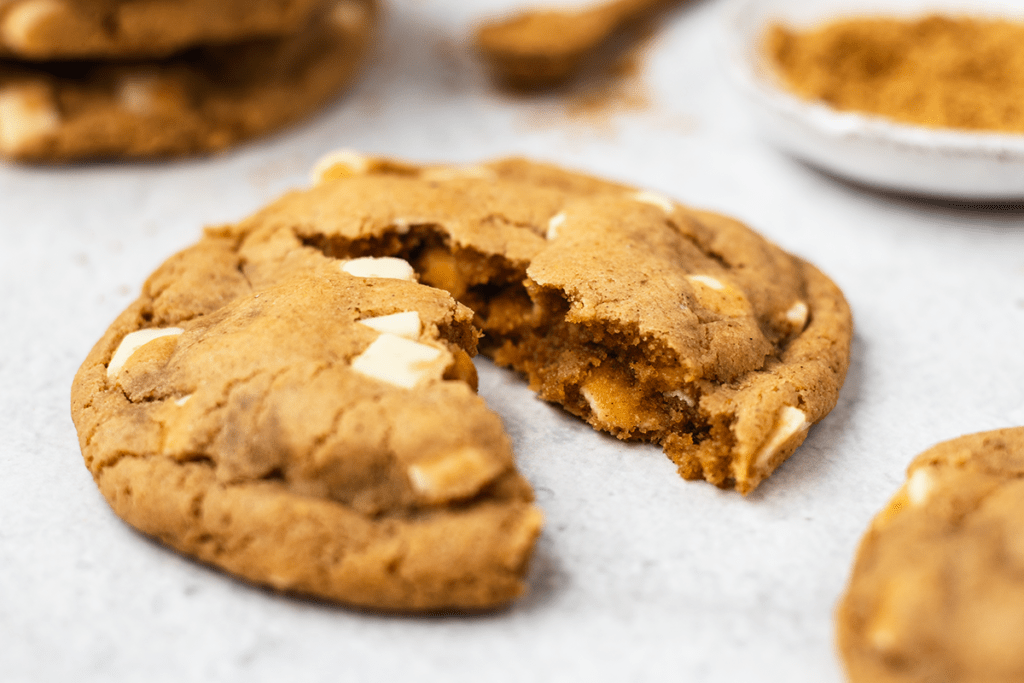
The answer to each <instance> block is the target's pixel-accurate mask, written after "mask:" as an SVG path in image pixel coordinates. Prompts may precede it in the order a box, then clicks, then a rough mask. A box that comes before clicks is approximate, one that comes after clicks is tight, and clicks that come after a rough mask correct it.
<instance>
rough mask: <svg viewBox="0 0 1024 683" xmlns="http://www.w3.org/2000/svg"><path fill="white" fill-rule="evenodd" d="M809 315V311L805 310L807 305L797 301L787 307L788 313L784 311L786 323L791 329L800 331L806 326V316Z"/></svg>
mask: <svg viewBox="0 0 1024 683" xmlns="http://www.w3.org/2000/svg"><path fill="white" fill-rule="evenodd" d="M809 313H810V309H809V308H807V304H805V303H804V302H803V301H797V302H796V303H795V304H793V305H792V306H790V307H789V310H788V311H786V321H787V322H789V323H790V324H791V325H792V326H793V327H795V328H797V329H799V330H802V329H804V325H806V324H807V316H808V314H809Z"/></svg>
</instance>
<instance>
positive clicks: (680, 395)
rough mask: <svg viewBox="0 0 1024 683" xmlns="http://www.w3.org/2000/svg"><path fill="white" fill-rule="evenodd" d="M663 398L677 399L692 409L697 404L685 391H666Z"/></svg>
mask: <svg viewBox="0 0 1024 683" xmlns="http://www.w3.org/2000/svg"><path fill="white" fill-rule="evenodd" d="M665 396H668V397H669V398H676V399H679V400H680V401H682V402H683V403H685V404H686V405H688V406H690V407H691V408H694V407H696V405H697V402H696V401H694V400H693V397H692V396H690V395H689V394H688V393H686V392H685V391H683V390H682V389H673V390H672V391H666V392H665Z"/></svg>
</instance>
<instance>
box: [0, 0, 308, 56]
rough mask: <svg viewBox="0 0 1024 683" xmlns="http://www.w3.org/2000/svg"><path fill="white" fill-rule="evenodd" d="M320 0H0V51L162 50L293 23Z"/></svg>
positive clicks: (276, 32) (273, 31) (276, 31)
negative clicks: (0, 0)
mask: <svg viewBox="0 0 1024 683" xmlns="http://www.w3.org/2000/svg"><path fill="white" fill-rule="evenodd" d="M318 4H322V0H217V1H216V2H209V1H207V0H3V1H2V2H0V56H12V55H13V56H16V57H18V58H19V59H31V60H52V59H87V58H121V59H124V58H133V59H138V58H144V57H166V56H168V55H170V54H171V53H173V52H179V51H181V50H183V49H186V48H189V47H193V46H195V45H209V44H214V43H228V42H237V41H240V40H247V39H252V38H259V37H269V36H281V35H285V34H288V33H292V32H294V31H297V30H299V29H300V28H301V27H302V26H303V24H305V23H306V21H307V20H308V19H309V17H310V16H311V15H312V13H313V11H314V10H315V9H316V8H317V5H318Z"/></svg>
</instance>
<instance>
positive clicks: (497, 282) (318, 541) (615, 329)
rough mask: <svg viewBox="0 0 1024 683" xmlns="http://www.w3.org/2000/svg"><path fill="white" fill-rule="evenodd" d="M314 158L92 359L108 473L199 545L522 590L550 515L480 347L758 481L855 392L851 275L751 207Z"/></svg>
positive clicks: (556, 391) (548, 178) (164, 527)
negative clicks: (792, 245) (713, 210)
mask: <svg viewBox="0 0 1024 683" xmlns="http://www.w3.org/2000/svg"><path fill="white" fill-rule="evenodd" d="M314 175H315V178H316V182H317V185H316V186H315V187H313V188H312V189H309V190H305V191H298V192H292V193H289V194H287V195H285V196H284V197H282V198H281V199H279V200H278V201H276V202H274V203H272V204H270V205H269V206H267V207H266V208H265V209H263V210H261V211H259V212H258V213H256V214H255V215H253V216H251V217H250V218H248V219H246V220H243V221H241V222H240V223H238V224H235V225H228V226H222V227H219V228H214V229H210V230H208V231H207V235H206V236H205V237H204V238H203V240H202V241H200V242H199V243H198V244H197V245H196V246H194V247H192V248H190V249H188V250H186V251H185V252H182V253H181V254H178V255H177V256H174V257H172V258H171V259H170V260H169V261H167V262H166V263H165V264H164V265H163V266H161V267H160V268H159V269H158V270H157V272H156V273H154V274H153V275H152V276H151V277H150V278H149V280H148V281H147V283H146V285H145V287H144V288H143V293H142V296H141V297H140V298H139V300H138V301H137V302H136V303H135V304H133V305H132V306H131V307H130V308H129V309H128V310H127V311H125V312H124V313H123V314H122V315H121V316H120V317H119V318H118V320H117V321H115V323H114V325H113V326H112V327H111V328H110V330H108V332H107V334H106V335H105V336H104V337H103V339H102V340H100V342H99V343H98V344H97V345H96V347H94V349H93V351H92V352H91V353H90V355H89V357H88V359H87V360H86V361H85V363H84V364H83V366H82V368H81V370H80V371H79V373H78V375H77V376H76V379H75V383H74V387H73V389H72V415H73V417H74V420H75V423H76V426H77V428H78V431H79V438H80V441H81V446H82V451H83V455H84V457H85V460H86V464H87V466H88V467H89V469H90V471H91V472H92V473H93V476H94V478H95V479H96V481H97V483H98V485H99V487H100V490H101V491H102V492H103V494H104V495H105V496H106V497H107V499H108V500H109V501H110V503H111V505H112V506H113V507H114V509H115V511H117V513H118V514H119V515H120V516H122V517H123V518H124V519H125V520H127V521H128V522H129V523H130V524H132V525H133V526H136V527H137V528H139V529H141V530H142V531H144V532H145V533H148V534H151V535H153V536H155V537H157V538H159V539H161V540H162V541H163V542H165V543H167V544H168V545H171V546H172V547H175V548H177V549H179V550H181V551H182V552H185V553H188V554H191V555H194V556H196V557H198V558H199V559H201V560H203V561H205V562H209V563H212V564H215V565H217V566H220V567H222V568H224V569H226V570H227V571H230V572H232V573H235V574H238V575H240V576H243V577H245V578H246V579H248V580H251V581H254V582H257V583H261V584H267V585H270V586H274V587H276V588H279V589H282V590H289V591H297V592H301V593H308V594H313V595H318V596H323V597H326V598H330V599H334V600H338V601H341V602H345V603H348V604H355V605H361V606H365V607H373V608H380V609H398V610H423V609H427V610H431V609H452V608H455V609H473V608H483V607H489V606H495V605H500V604H504V603H506V602H508V601H509V600H511V599H513V598H515V597H516V596H517V595H519V594H520V593H521V592H522V590H523V589H524V585H523V576H524V574H525V572H526V568H527V562H528V559H529V556H530V552H531V548H532V545H533V541H534V539H535V538H536V536H537V534H538V532H539V529H540V514H539V512H538V511H537V509H536V508H535V507H534V505H533V504H532V502H531V501H532V494H531V492H530V488H529V486H528V484H526V482H525V481H524V480H523V479H522V477H521V476H520V475H518V474H516V472H515V469H514V465H513V460H512V455H511V450H510V443H509V440H508V437H507V436H505V434H504V431H503V430H502V428H501V424H500V420H499V419H498V418H497V417H496V416H495V415H494V414H493V413H492V412H491V411H490V410H488V409H487V408H486V406H485V405H484V404H483V402H482V401H481V400H480V399H479V398H478V397H477V396H476V394H475V393H474V391H473V387H474V386H475V370H474V369H473V366H472V363H471V362H470V357H471V356H472V355H473V354H475V353H476V351H477V349H478V346H479V349H480V350H481V351H482V352H483V353H484V354H485V355H487V356H489V357H491V358H493V359H494V361H495V362H496V363H498V364H499V365H504V366H509V367H512V368H514V369H515V370H517V371H520V372H522V373H524V374H525V375H526V376H527V378H528V379H529V382H530V385H531V387H532V388H533V389H534V390H535V391H537V392H538V394H539V395H540V396H541V397H542V398H544V399H546V400H549V401H554V402H557V403H559V404H561V405H563V406H564V407H565V408H566V409H567V410H569V411H570V412H572V413H574V414H576V415H579V416H580V417H581V418H583V419H585V420H586V421H587V422H589V423H590V424H592V425H593V426H594V427H595V428H598V429H601V430H604V431H607V432H610V433H612V434H614V435H616V436H617V437H619V438H622V439H626V440H636V441H650V442H654V443H658V444H660V445H661V446H662V447H663V448H664V449H665V451H666V453H667V454H668V456H669V457H671V458H672V459H673V460H674V461H675V462H676V463H677V464H678V466H679V471H680V473H681V474H682V475H683V476H684V477H687V478H704V479H707V480H708V481H710V482H712V483H715V484H717V485H719V486H726V487H734V488H736V489H738V490H740V491H742V492H744V493H746V492H749V491H751V490H753V489H754V488H755V487H756V486H757V485H758V484H759V483H760V482H761V481H762V480H763V479H764V478H765V477H767V476H768V475H769V474H770V473H771V472H772V471H773V470H774V469H775V468H776V467H778V465H779V464H780V463H781V462H782V461H783V460H785V459H786V458H787V457H788V456H789V455H790V454H791V453H792V452H793V450H794V449H795V448H796V447H797V446H798V445H799V443H800V442H802V441H803V439H804V438H805V435H806V432H807V428H808V427H809V425H811V424H812V423H814V422H817V421H818V420H820V419H821V418H823V417H824V416H825V414H827V413H828V411H829V410H830V409H831V407H832V406H833V405H834V403H835V400H836V397H837V394H838V391H839V387H840V385H841V383H842V379H843V375H844V373H845V370H846V366H847V362H848V351H849V342H850V333H851V327H850V325H851V323H850V315H849V310H848V308H847V307H846V304H845V301H844V300H843V297H842V295H841V294H840V292H839V290H838V289H837V288H836V287H835V285H833V284H832V283H831V282H830V281H829V280H828V279H827V278H825V276H823V275H822V274H821V273H820V272H819V271H817V270H816V269H815V268H813V267H812V266H810V265H809V264H807V263H806V262H804V261H801V260H799V259H796V258H795V257H792V256H790V255H788V254H786V253H785V252H783V251H781V250H780V249H778V248H777V247H775V246H774V245H772V244H770V243H769V242H767V241H765V240H764V239H763V238H761V237H759V236H757V235H756V234H754V233H753V232H751V231H750V230H749V229H747V228H745V227H743V226H742V225H740V224H739V223H737V222H735V221H732V220H730V219H727V218H724V217H721V216H717V215H713V214H708V213H703V212H695V211H692V210H689V209H686V208H684V207H682V206H679V205H677V204H675V203H673V202H671V201H669V200H668V199H666V198H664V197H661V196H659V195H656V194H652V193H648V192H642V191H637V190H635V189H632V188H628V187H625V186H622V185H618V184H614V183H609V182H605V181H602V180H599V179H596V178H592V177H588V176H585V175H581V174H576V173H572V172H568V171H564V170H562V169H559V168H556V167H553V166H548V165H543V164H536V163H532V162H529V161H525V160H520V159H506V160H500V161H495V162H491V163H486V164H481V165H476V166H464V167H452V166H418V165H412V164H406V163H403V162H400V161H394V160H388V159H381V158H374V157H367V156H362V155H357V154H353V153H348V152H344V153H338V154H335V155H332V156H330V157H328V158H327V159H325V161H324V162H323V163H322V164H321V165H319V166H318V168H317V170H316V171H315V174H314ZM481 333H482V336H480V335H481Z"/></svg>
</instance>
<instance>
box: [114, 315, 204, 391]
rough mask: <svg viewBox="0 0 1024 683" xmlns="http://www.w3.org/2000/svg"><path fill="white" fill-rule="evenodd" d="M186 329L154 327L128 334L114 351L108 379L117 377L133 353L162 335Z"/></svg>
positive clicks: (179, 332)
mask: <svg viewBox="0 0 1024 683" xmlns="http://www.w3.org/2000/svg"><path fill="white" fill-rule="evenodd" d="M184 331H185V330H183V329H181V328H180V327H164V328H157V327H153V328H149V329H145V330H138V331H136V332H132V333H130V334H126V335H125V337H124V339H122V340H121V345H120V346H118V347H117V351H115V352H114V355H113V357H112V358H111V359H110V364H109V365H107V379H109V380H111V381H113V380H114V379H116V378H117V376H118V374H120V372H121V369H122V368H124V364H125V363H127V362H128V359H129V358H131V357H132V354H133V353H135V352H136V351H138V350H139V349H141V348H142V347H143V346H145V345H146V344H148V343H149V342H151V341H153V340H154V339H159V338H160V337H169V336H171V335H178V334H181V333H182V332H184Z"/></svg>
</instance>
